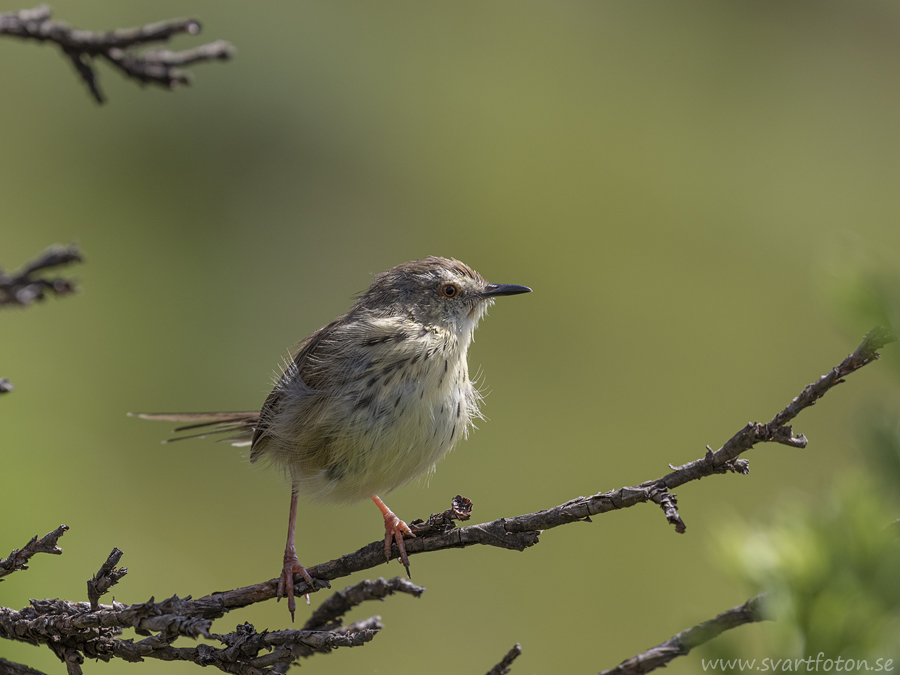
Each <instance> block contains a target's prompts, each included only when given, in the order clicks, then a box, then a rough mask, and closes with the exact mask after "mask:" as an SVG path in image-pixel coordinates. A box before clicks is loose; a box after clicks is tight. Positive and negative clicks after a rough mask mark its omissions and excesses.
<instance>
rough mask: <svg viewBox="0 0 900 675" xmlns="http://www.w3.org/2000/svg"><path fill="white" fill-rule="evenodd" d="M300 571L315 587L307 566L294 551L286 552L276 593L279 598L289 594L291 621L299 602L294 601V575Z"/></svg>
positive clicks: (311, 585)
mask: <svg viewBox="0 0 900 675" xmlns="http://www.w3.org/2000/svg"><path fill="white" fill-rule="evenodd" d="M297 573H299V574H300V575H301V576H302V577H303V580H304V581H305V582H306V584H307V586H309V588H314V586H313V580H312V577H311V576H309V572H307V571H306V568H305V567H304V566H303V565H301V564H300V561H299V560H298V559H297V554H296V553H295V552H293V551H290V550H288V551H285V552H284V567H282V568H281V576H280V577H279V578H278V590H277V591H276V595H277V597H278V599H279V600H281V598H283V597H285V596H287V599H288V611H289V612H290V613H291V622H292V623H293V621H294V611H295V610H296V608H297V603H296V602H295V601H294V575H295V574H297ZM306 604H307V605H308V604H309V593H307V594H306Z"/></svg>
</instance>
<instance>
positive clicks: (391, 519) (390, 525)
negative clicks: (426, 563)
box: [372, 495, 416, 576]
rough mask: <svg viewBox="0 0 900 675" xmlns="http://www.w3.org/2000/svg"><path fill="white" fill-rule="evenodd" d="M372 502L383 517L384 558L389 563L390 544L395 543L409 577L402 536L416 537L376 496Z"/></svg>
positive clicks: (407, 560)
mask: <svg viewBox="0 0 900 675" xmlns="http://www.w3.org/2000/svg"><path fill="white" fill-rule="evenodd" d="M372 501H373V502H375V506H377V507H378V509H379V510H380V511H381V514H382V515H383V516H384V557H385V558H387V559H388V561H390V559H391V543H392V541H395V542H397V549H398V550H399V551H400V562H401V563H403V566H404V567H405V568H406V576H409V557H407V555H406V546H405V545H404V543H403V535H404V534H408V535H409V536H410V537H415V536H416V535H414V534H413V533H412V530H410V529H409V525H407V524H406V523H404V522H403V521H402V520H400V519H399V518H398V517H397V516H395V515H394V512H393V511H391V510H390V509H389V508H388V507H387V504H385V503H384V502H383V501H381V498H380V497H379V496H378V495H373V496H372Z"/></svg>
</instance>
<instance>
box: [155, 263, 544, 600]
mask: <svg viewBox="0 0 900 675" xmlns="http://www.w3.org/2000/svg"><path fill="white" fill-rule="evenodd" d="M530 291H531V289H530V288H528V287H527V286H516V285H513V284H489V283H487V282H486V281H485V280H484V279H483V278H482V277H481V275H479V274H478V273H477V272H475V271H474V270H473V269H471V268H470V267H468V266H466V265H464V264H463V263H461V262H459V261H458V260H452V259H448V258H437V257H434V256H432V257H428V258H423V259H421V260H413V261H410V262H406V263H403V264H402V265H398V266H397V267H394V268H392V269H389V270H388V271H386V272H382V273H381V274H378V275H376V276H375V279H374V280H373V282H372V285H371V286H370V287H369V289H368V290H367V291H366V292H365V293H364V294H363V295H362V296H360V298H359V299H358V300H357V301H356V304H355V305H353V307H352V308H351V309H350V311H349V312H347V313H346V314H344V315H343V316H339V317H338V318H336V319H335V320H334V321H332V322H331V323H329V324H328V325H327V326H324V327H323V328H320V329H319V330H317V331H315V332H314V333H313V334H312V335H310V336H309V337H307V338H306V339H304V340H303V341H301V342H300V343H299V344H298V345H297V347H296V349H295V351H294V355H293V359H292V360H291V362H290V363H288V364H287V366H286V368H285V369H284V372H283V373H282V375H281V376H280V377H279V378H278V381H277V383H276V385H275V388H274V389H273V390H272V393H271V394H269V397H268V398H267V399H266V402H265V403H264V404H263V407H262V410H261V411H260V412H258V413H257V412H222V413H153V414H148V413H140V414H138V416H139V417H142V418H144V419H152V420H167V421H173V422H189V423H190V424H188V425H186V426H182V427H179V428H178V429H176V431H178V432H181V431H188V430H196V429H203V428H205V427H209V429H207V430H206V431H204V432H201V433H198V434H195V435H193V436H183V437H181V438H193V437H197V436H199V437H203V436H206V435H208V434H218V433H226V434H233V435H232V436H230V437H228V438H227V439H225V440H231V441H233V443H234V444H235V445H249V446H250V448H251V449H250V461H252V462H255V461H257V460H259V459H264V460H267V461H268V462H269V463H271V464H272V465H273V466H275V467H276V468H278V469H280V470H282V471H284V472H285V473H286V474H287V475H288V476H289V477H290V479H291V485H292V490H291V511H290V519H289V522H288V537H287V546H286V547H285V551H284V564H283V566H282V571H281V577H280V580H279V582H278V598H279V599H280V598H282V597H284V596H285V595H287V597H288V608H289V609H290V612H291V617H292V618H293V615H294V609H295V603H294V574H300V575H301V576H302V577H303V579H304V580H305V581H306V583H307V585H308V586H309V587H310V588H313V581H312V578H311V577H310V575H309V573H308V572H307V571H306V569H305V568H304V567H303V566H302V565H301V564H300V561H299V560H298V558H297V552H296V549H295V547H294V529H295V525H296V520H297V500H298V497H299V495H300V494H303V495H305V496H307V497H309V498H311V499H314V500H319V501H326V502H355V501H359V500H362V499H371V500H372V501H373V502H375V504H376V505H377V506H378V508H379V509H380V510H381V513H382V515H383V516H384V528H385V535H384V553H385V557H386V558H387V559H388V560H390V556H391V544H392V542H396V543H397V549H398V551H399V558H400V561H401V562H402V563H403V565H404V566H405V567H406V569H407V574H408V573H409V558H408V557H407V555H406V546H405V545H404V543H403V535H408V536H411V537H412V536H415V535H413V533H412V532H411V531H410V529H409V527H408V526H407V524H406V523H405V522H403V521H402V520H400V519H399V518H398V517H397V516H396V515H394V513H393V512H392V511H391V510H390V509H389V508H388V507H387V506H386V505H385V503H384V502H383V501H381V498H380V497H379V496H378V495H379V494H385V493H388V492H391V491H392V490H394V489H396V488H398V487H400V486H402V485H405V484H406V483H408V482H409V481H411V480H412V479H413V478H416V477H417V476H420V475H422V474H426V473H429V472H430V471H432V470H433V469H434V467H435V464H436V463H437V461H438V460H439V459H440V458H441V457H443V456H444V455H445V454H446V453H447V452H448V451H449V450H450V449H451V448H452V447H453V446H454V445H455V443H456V442H457V441H458V440H459V439H460V438H462V437H463V436H465V435H466V434H467V433H468V430H469V428H470V427H471V426H472V422H473V420H474V419H476V418H478V417H479V416H480V414H479V410H478V404H479V401H480V400H481V397H480V395H479V393H478V391H477V389H476V388H475V386H474V385H473V384H472V381H471V380H470V379H469V367H468V362H467V360H466V354H467V351H468V349H469V344H470V343H471V342H472V334H473V332H474V331H475V327H476V326H477V325H478V322H479V321H480V320H481V318H482V317H483V316H484V314H485V311H486V310H487V308H488V307H489V306H490V305H492V304H493V302H494V298H496V297H498V296H502V295H516V294H519V293H528V292H530ZM172 440H176V439H172Z"/></svg>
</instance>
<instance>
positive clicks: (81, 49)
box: [0, 5, 234, 103]
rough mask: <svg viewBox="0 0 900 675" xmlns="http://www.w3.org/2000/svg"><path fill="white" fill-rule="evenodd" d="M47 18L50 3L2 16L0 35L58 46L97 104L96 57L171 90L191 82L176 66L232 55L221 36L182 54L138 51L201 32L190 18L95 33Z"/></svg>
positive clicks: (140, 79)
mask: <svg viewBox="0 0 900 675" xmlns="http://www.w3.org/2000/svg"><path fill="white" fill-rule="evenodd" d="M50 16H51V10H50V6H49V5H40V6H39V7H35V8H34V9H22V10H19V11H18V12H9V13H5V14H0V36H2V35H10V36H12V37H18V38H22V39H32V40H37V41H39V42H53V43H55V44H56V45H58V46H59V48H60V49H61V50H62V52H63V54H65V55H66V57H67V58H68V59H69V60H70V61H71V62H72V65H74V66H75V70H76V71H77V72H78V74H79V75H80V76H81V79H82V80H84V82H85V84H86V85H87V87H88V90H89V91H90V93H91V95H92V96H93V97H94V99H95V100H96V101H97V102H98V103H103V102H104V96H103V92H102V91H101V90H100V85H99V83H98V81H97V73H96V71H95V70H94V64H93V59H94V57H102V58H104V59H106V60H107V61H108V62H109V63H111V64H112V65H113V66H115V67H116V68H118V69H119V70H120V71H122V72H123V73H124V74H125V76H126V77H130V78H132V79H135V80H137V81H138V82H141V83H142V84H147V83H150V84H156V85H159V86H162V87H166V88H168V89H174V88H175V87H176V86H178V85H182V84H184V85H188V84H190V83H191V81H192V78H191V74H190V73H188V72H186V71H183V70H181V69H180V68H179V66H186V65H190V64H193V63H203V62H205V61H212V60H215V59H219V60H227V59H230V58H231V57H232V56H234V47H232V46H231V44H229V43H228V42H225V41H224V40H218V41H216V42H211V43H209V44H205V45H201V46H199V47H195V48H193V49H186V50H184V51H180V52H172V51H169V50H166V49H160V50H147V51H144V52H138V51H137V50H136V48H137V47H141V46H143V45H145V44H147V43H149V42H168V41H169V40H170V39H171V38H172V37H173V36H175V35H178V34H180V33H188V34H190V35H196V34H197V33H199V32H200V24H199V23H198V22H197V21H195V20H194V19H168V20H165V21H158V22H156V23H150V24H146V25H144V26H135V27H133V28H118V29H116V30H112V31H104V32H94V31H87V30H78V29H75V28H72V27H71V26H69V25H68V24H66V23H63V22H61V21H51V20H50Z"/></svg>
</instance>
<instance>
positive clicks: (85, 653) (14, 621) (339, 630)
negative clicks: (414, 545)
mask: <svg viewBox="0 0 900 675" xmlns="http://www.w3.org/2000/svg"><path fill="white" fill-rule="evenodd" d="M60 534H61V532H59V531H57V532H54V533H51V534H50V535H47V536H46V537H44V538H43V539H41V540H38V539H37V538H36V537H35V538H34V539H32V541H31V542H29V544H28V546H26V549H23V551H26V550H27V551H29V552H37V551H39V550H45V551H47V552H51V551H50V550H49V547H50V545H51V544H53V543H54V542H55V539H53V535H55V536H56V537H57V538H58V537H59V535H60ZM55 551H56V552H59V549H55ZM121 556H122V552H121V551H119V550H118V549H113V552H112V553H111V554H110V556H109V558H108V559H107V561H106V562H105V563H104V564H103V566H102V567H101V568H100V571H99V572H98V573H97V574H96V575H95V576H94V578H93V579H92V580H91V581H90V582H88V594H89V596H90V597H91V602H90V603H87V602H70V601H66V600H56V599H54V600H32V601H31V604H30V606H29V607H26V608H24V609H22V610H19V611H14V610H12V609H9V608H6V607H0V638H6V639H12V640H18V641H20V642H27V643H30V644H35V645H41V644H43V645H47V646H48V647H49V648H50V649H51V650H52V651H53V652H54V653H55V654H56V655H57V656H58V657H59V659H60V660H62V661H63V662H64V663H65V664H66V667H67V669H68V672H69V673H73V674H76V673H80V672H81V664H82V663H83V662H84V659H85V658H91V659H102V660H104V661H109V660H110V659H113V658H120V659H123V660H125V661H141V660H143V659H145V658H154V659H161V660H163V661H190V662H192V663H196V664H198V665H203V666H209V665H211V666H215V667H217V668H219V669H220V670H222V671H224V672H228V673H240V674H241V675H261V674H263V673H272V672H284V670H285V669H286V666H288V665H290V664H291V663H292V662H293V661H295V660H296V659H298V658H300V657H307V656H311V655H313V654H316V653H327V652H330V651H332V650H333V649H336V648H338V647H355V646H359V645H363V644H365V643H366V642H369V641H371V640H372V638H374V637H375V635H376V634H377V633H378V632H379V631H380V630H381V629H382V628H383V626H382V624H381V621H380V619H379V617H370V618H368V619H364V620H362V621H357V622H355V623H352V624H350V625H348V626H344V625H343V624H342V622H341V616H343V614H345V613H346V612H347V611H349V610H350V609H352V608H353V607H355V606H357V605H359V604H361V603H362V602H364V601H366V600H372V599H383V598H384V597H386V596H388V595H391V594H393V593H395V592H402V593H408V594H412V595H415V596H417V597H418V596H419V595H421V594H422V593H423V592H424V591H425V589H424V588H421V587H419V586H415V585H414V584H412V583H410V582H408V581H407V580H405V579H399V578H397V579H391V580H385V579H377V580H375V581H369V580H366V581H363V582H361V583H359V584H356V585H355V586H351V587H349V588H347V589H345V590H343V591H341V592H339V593H337V594H335V596H333V597H332V598H329V599H328V600H326V601H325V603H323V605H322V607H320V608H319V610H317V612H316V613H315V614H314V615H313V618H311V619H310V621H309V622H308V623H307V626H306V627H304V629H303V630H283V631H276V632H269V631H262V632H261V633H260V632H257V631H256V629H255V628H254V627H253V626H252V625H250V624H248V623H245V624H243V625H240V626H238V627H237V629H236V630H235V631H234V632H232V633H227V634H217V633H213V632H211V630H210V629H211V626H212V620H211V619H208V618H201V617H198V616H190V615H188V614H186V613H184V612H181V609H182V608H192V607H193V608H196V605H193V604H192V603H191V602H190V598H185V599H184V600H180V599H178V598H177V597H173V598H170V599H168V600H165V601H163V602H161V603H156V602H154V601H153V599H152V598H151V599H150V601H149V602H146V603H137V604H133V605H124V604H122V603H118V602H113V604H112V605H100V604H99V603H98V602H97V598H99V596H100V595H101V594H102V593H104V592H105V591H106V590H108V589H109V588H110V587H111V586H112V585H113V584H114V583H115V582H116V581H117V580H118V579H120V578H121V577H122V576H124V574H125V570H121V569H116V568H115V565H116V563H117V562H118V561H119V559H120V558H121ZM25 559H27V555H25V554H23V555H19V552H18V551H14V552H13V554H12V555H11V556H10V558H9V559H8V560H12V561H19V562H17V563H16V565H17V568H18V569H23V568H24V565H23V564H22V563H23V561H24V560H25ZM5 562H6V561H4V563H5ZM201 604H202V603H201ZM226 611H228V609H227V608H222V607H220V609H219V611H218V614H219V615H222V614H224V613H225V612H226ZM126 628H132V629H134V630H135V631H136V632H137V633H138V634H139V635H143V636H147V637H146V638H145V639H143V640H140V641H138V642H134V641H133V640H124V639H122V638H121V637H119V636H120V635H121V634H122V632H123V630H124V629H126ZM201 635H202V636H204V637H206V638H208V639H211V640H216V641H218V642H220V643H222V645H223V646H222V647H221V648H214V647H211V646H209V645H197V646H195V647H180V646H175V645H174V644H173V643H174V642H175V641H176V640H178V639H179V638H180V637H181V636H187V637H194V638H195V637H198V636H201ZM279 664H280V667H279V669H278V670H275V666H277V665H279ZM14 665H15V664H12V665H11V666H10V668H12V667H13V666H14ZM3 666H4V664H3V663H0V668H2V667H3ZM11 672H23V673H24V672H26V671H11ZM0 673H2V670H0Z"/></svg>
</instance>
